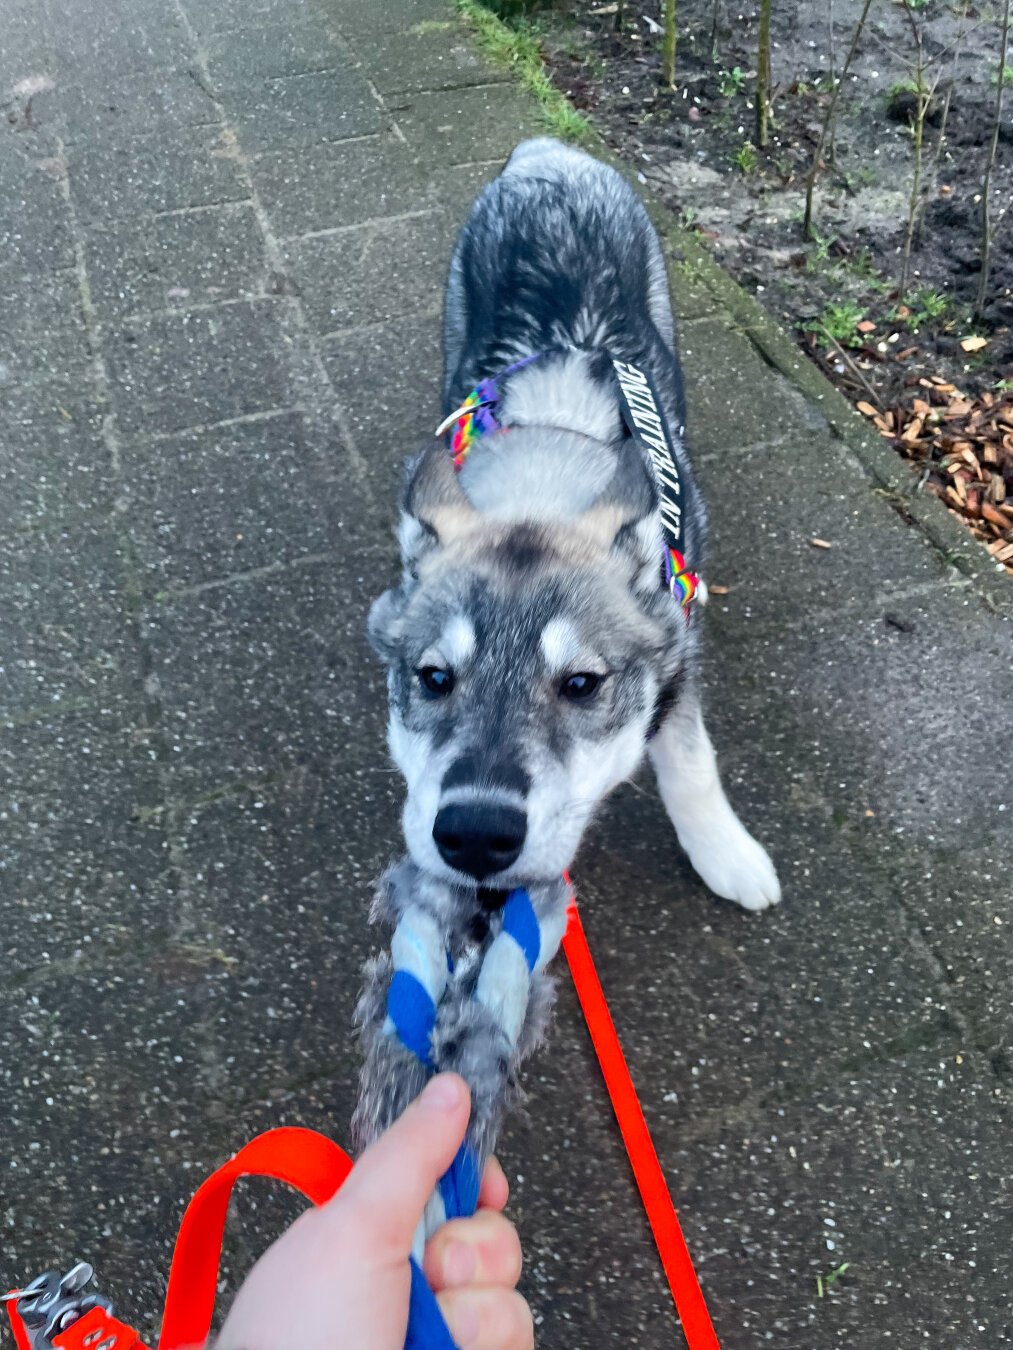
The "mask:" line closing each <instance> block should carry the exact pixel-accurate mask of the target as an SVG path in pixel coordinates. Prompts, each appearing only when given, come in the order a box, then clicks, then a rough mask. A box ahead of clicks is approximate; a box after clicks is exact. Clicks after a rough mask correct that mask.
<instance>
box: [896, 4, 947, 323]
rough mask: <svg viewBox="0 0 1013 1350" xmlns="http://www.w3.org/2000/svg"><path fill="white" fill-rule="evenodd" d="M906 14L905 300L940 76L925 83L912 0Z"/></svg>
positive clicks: (922, 35)
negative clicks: (910, 107) (908, 164)
mask: <svg viewBox="0 0 1013 1350" xmlns="http://www.w3.org/2000/svg"><path fill="white" fill-rule="evenodd" d="M904 13H905V14H906V15H907V19H908V23H909V24H910V25H911V35H912V37H913V39H914V44H915V68H914V74H915V78H914V96H915V118H914V124H913V126H912V136H913V138H914V167H913V169H912V171H911V195H910V197H909V199H908V211H907V228H906V230H905V231H904V247H903V249H902V250H901V264H900V283H899V287H898V291H899V298H900V299H901V300H903V299H904V296H905V295H906V293H907V284H908V280H909V277H910V273H911V249H912V247H913V245H914V237H915V228H916V226H917V224H918V218H919V215H920V207H921V204H922V165H923V159H924V154H923V152H924V148H925V117H926V115H927V113H928V110H929V105H930V104H931V102H932V97H933V94H934V93H935V90H936V85H937V84H938V82H939V76H938V75H937V76H936V79H935V81H934V82H933V83H932V85H931V86H930V85H929V84H927V83H926V80H925V73H926V70H927V69H928V66H929V64H930V63H929V62H928V61H926V59H925V30H924V28H922V27H920V26H919V24H918V21H917V19H916V18H915V15H914V11H913V10H912V8H911V5H910V3H909V0H904Z"/></svg>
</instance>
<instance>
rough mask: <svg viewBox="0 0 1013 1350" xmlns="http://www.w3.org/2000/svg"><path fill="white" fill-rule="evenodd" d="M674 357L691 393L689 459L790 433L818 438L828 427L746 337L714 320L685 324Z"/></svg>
mask: <svg viewBox="0 0 1013 1350" xmlns="http://www.w3.org/2000/svg"><path fill="white" fill-rule="evenodd" d="M679 356H680V359H681V361H682V366H683V372H684V374H685V378H686V385H687V388H691V389H692V391H693V398H692V402H691V403H690V404H689V409H688V413H687V418H688V420H687V426H686V436H687V440H688V443H689V447H690V451H691V453H692V454H694V455H708V454H727V455H733V454H737V453H738V452H739V451H741V450H750V451H751V450H752V449H753V448H754V447H755V446H757V445H761V444H763V443H764V442H768V441H773V440H777V439H778V438H779V437H781V436H784V435H785V434H786V433H787V432H788V431H789V428H790V429H791V430H792V431H793V432H796V433H797V432H799V431H801V432H802V434H803V435H805V434H807V433H808V434H814V435H815V434H820V433H822V434H823V435H825V434H826V432H827V424H826V421H825V419H824V418H823V416H822V414H821V413H820V412H819V410H818V408H816V407H815V405H813V404H811V403H806V401H805V400H804V399H803V398H802V397H801V395H800V394H799V393H798V391H797V390H795V389H793V388H792V386H791V385H790V384H789V382H788V380H787V379H785V377H784V376H783V375H779V374H778V373H777V372H776V371H773V370H771V369H770V367H769V366H767V365H766V364H765V363H764V361H763V359H762V358H761V357H760V355H759V353H758V352H757V351H756V350H755V348H754V347H753V346H752V344H751V343H750V342H749V341H748V339H747V338H745V337H743V336H742V335H741V334H739V333H737V332H735V330H734V329H732V328H730V327H729V325H728V324H727V323H723V322H721V321H719V320H701V321H699V322H697V323H684V324H683V325H682V328H681V330H680V333H679Z"/></svg>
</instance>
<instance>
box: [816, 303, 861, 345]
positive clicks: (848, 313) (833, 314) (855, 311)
mask: <svg viewBox="0 0 1013 1350" xmlns="http://www.w3.org/2000/svg"><path fill="white" fill-rule="evenodd" d="M864 318H865V308H864V307H863V306H862V305H856V304H854V303H853V302H852V301H850V300H841V301H837V302H835V301H831V302H830V303H829V304H827V305H825V306H824V307H823V312H822V314H821V315H820V316H819V318H818V319H813V320H812V322H811V323H807V324H804V325H803V327H804V328H805V330H806V332H808V333H816V334H818V335H819V336H822V337H826V336H827V335H828V334H829V336H830V337H832V338H833V339H834V341H835V342H839V343H840V344H841V346H842V347H857V346H859V344H860V343H861V338H860V336H859V334H858V333H857V331H856V329H857V327H858V325H859V324H860V323H861V321H862V320H863V319H864Z"/></svg>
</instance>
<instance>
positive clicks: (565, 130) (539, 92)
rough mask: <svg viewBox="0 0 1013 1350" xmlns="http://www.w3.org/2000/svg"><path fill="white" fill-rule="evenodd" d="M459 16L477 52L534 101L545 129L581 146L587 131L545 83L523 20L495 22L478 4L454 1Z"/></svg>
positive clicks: (535, 43) (534, 35)
mask: <svg viewBox="0 0 1013 1350" xmlns="http://www.w3.org/2000/svg"><path fill="white" fill-rule="evenodd" d="M456 4H457V8H458V11H459V12H460V14H461V15H462V16H463V17H464V19H466V20H467V22H468V24H469V25H470V26H471V28H472V30H473V31H474V33H475V36H476V39H477V41H478V46H479V50H480V51H481V52H482V54H483V55H484V56H486V57H487V58H488V59H489V60H490V61H492V62H494V63H495V64H496V65H498V66H506V67H507V68H508V69H509V70H512V71H513V72H514V74H515V75H516V76H517V78H518V79H519V81H520V83H521V84H522V85H523V86H524V88H525V89H527V91H528V92H529V93H530V94H533V95H534V97H535V98H536V99H537V101H538V105H539V108H540V110H541V115H542V122H543V124H544V126H545V129H546V130H547V131H549V132H551V134H552V135H554V136H558V137H559V138H560V139H561V140H565V141H574V142H576V143H577V144H580V143H582V142H585V141H587V140H588V139H589V137H590V132H591V127H590V123H589V122H588V120H587V118H586V117H585V116H584V114H583V113H580V112H578V111H577V109H576V108H575V107H574V106H573V104H572V103H570V102H569V100H568V99H567V98H566V97H565V96H564V95H563V94H561V93H560V92H559V90H558V89H557V88H556V87H555V85H554V84H553V83H552V81H551V80H550V79H549V75H548V72H547V71H546V69H545V64H544V62H543V61H542V53H541V47H540V44H539V40H538V35H537V33H536V32H535V30H534V29H533V28H532V26H531V25H530V24H529V23H527V22H526V21H525V20H524V19H522V18H518V19H512V20H510V21H505V20H503V19H500V18H497V16H496V15H495V14H494V13H492V11H491V10H489V9H486V7H485V5H482V4H479V2H478V0H456Z"/></svg>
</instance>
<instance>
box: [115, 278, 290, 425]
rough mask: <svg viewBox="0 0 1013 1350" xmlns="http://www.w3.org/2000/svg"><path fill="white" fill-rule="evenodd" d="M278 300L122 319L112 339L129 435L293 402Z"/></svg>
mask: <svg viewBox="0 0 1013 1350" xmlns="http://www.w3.org/2000/svg"><path fill="white" fill-rule="evenodd" d="M277 307H278V302H277V301H273V300H261V301H256V302H251V303H246V302H243V303H239V304H232V305H220V306H216V307H214V308H212V309H206V310H196V311H194V312H192V313H181V314H156V315H153V316H151V317H148V318H139V319H135V320H131V321H130V322H128V323H123V324H117V325H116V326H115V328H114V329H113V330H112V331H111V332H110V334H109V336H108V341H107V344H106V353H107V358H108V361H109V371H110V383H111V390H112V401H113V407H114V409H115V412H116V417H117V423H118V426H119V429H120V432H121V434H122V435H124V436H127V437H130V436H137V435H152V434H155V433H157V434H164V433H166V432H174V431H182V430H184V429H185V428H187V427H192V426H198V425H204V424H206V423H209V422H220V421H224V420H226V419H228V418H233V417H246V416H249V415H250V414H252V413H261V412H267V411H269V410H271V409H274V408H284V407H285V406H287V405H289V404H290V402H291V400H290V380H289V374H288V372H287V371H286V370H285V368H284V366H283V365H282V364H281V363H280V361H279V349H282V350H284V346H285V344H284V342H283V339H282V337H281V331H280V316H279V315H278V313H277Z"/></svg>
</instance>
